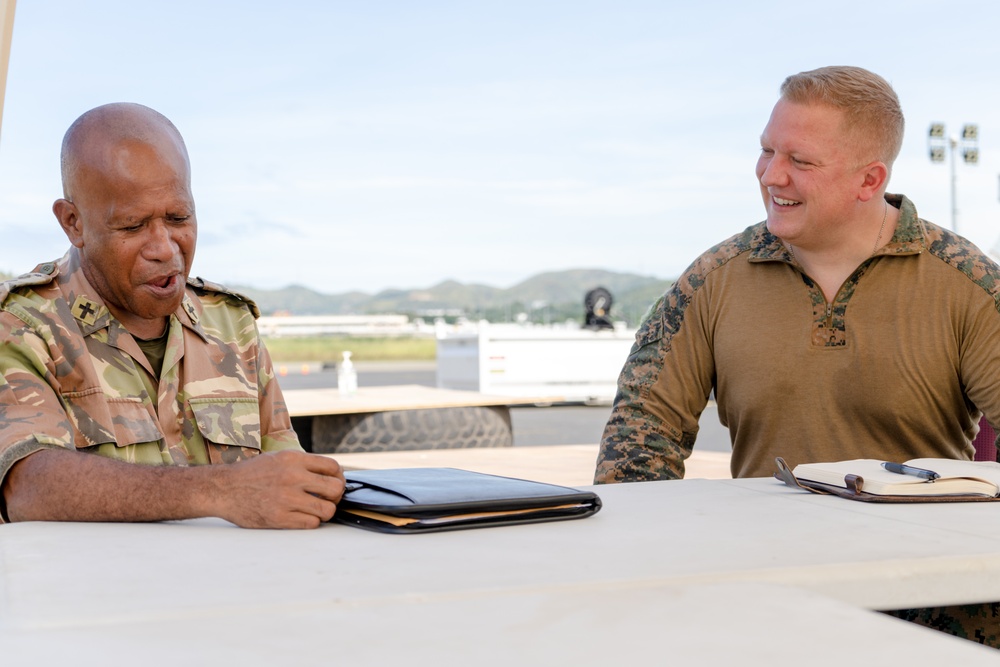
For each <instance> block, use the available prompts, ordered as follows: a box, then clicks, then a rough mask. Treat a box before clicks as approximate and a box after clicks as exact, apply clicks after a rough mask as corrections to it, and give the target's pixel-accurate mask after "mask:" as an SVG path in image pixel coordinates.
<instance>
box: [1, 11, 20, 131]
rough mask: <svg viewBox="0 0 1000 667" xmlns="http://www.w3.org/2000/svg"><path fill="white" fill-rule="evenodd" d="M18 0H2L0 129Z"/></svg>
mask: <svg viewBox="0 0 1000 667" xmlns="http://www.w3.org/2000/svg"><path fill="white" fill-rule="evenodd" d="M15 4H17V0H0V129H2V128H3V100H4V93H5V92H6V90H7V65H8V63H10V40H11V35H13V33H14V5H15Z"/></svg>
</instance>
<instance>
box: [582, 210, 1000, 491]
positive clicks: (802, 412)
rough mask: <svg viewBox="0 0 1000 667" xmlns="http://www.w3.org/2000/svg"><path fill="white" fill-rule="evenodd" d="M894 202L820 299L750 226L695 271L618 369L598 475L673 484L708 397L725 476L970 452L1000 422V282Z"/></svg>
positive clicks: (992, 269) (991, 269) (661, 305)
mask: <svg viewBox="0 0 1000 667" xmlns="http://www.w3.org/2000/svg"><path fill="white" fill-rule="evenodd" d="M889 199H890V201H891V202H892V203H893V204H894V205H897V206H899V207H900V209H901V216H900V223H899V226H898V228H897V231H896V234H895V235H894V237H893V239H892V241H891V242H890V243H889V244H888V245H886V246H885V247H883V248H882V249H881V250H880V251H879V253H877V255H876V256H875V257H873V258H871V259H869V260H867V261H866V262H864V263H862V265H861V266H860V267H859V268H858V270H857V271H856V272H855V273H854V275H852V276H851V277H850V278H849V279H848V280H847V281H846V282H845V284H844V285H843V286H842V288H841V289H840V291H839V292H838V294H837V296H836V298H835V299H834V301H833V302H832V303H831V304H827V302H826V299H825V298H824V296H823V294H822V292H821V290H820V289H819V287H818V286H817V285H816V284H815V283H814V282H813V281H812V280H811V279H809V277H808V276H806V275H805V274H803V273H802V272H801V270H800V269H799V268H798V266H797V265H796V264H795V263H794V261H793V260H792V258H791V256H790V255H789V254H788V253H787V251H786V250H785V248H784V247H783V246H782V244H781V242H780V240H778V239H777V238H776V237H774V236H773V235H771V234H770V233H769V232H767V229H766V226H765V225H764V224H763V223H761V224H759V225H755V226H753V227H750V228H748V229H747V230H746V231H745V232H744V233H743V234H740V235H738V236H736V237H733V238H732V239H730V240H728V241H726V242H724V243H722V244H720V245H719V246H716V247H715V248H713V249H712V250H710V251H709V252H707V253H706V254H705V255H703V256H702V257H701V258H699V260H698V261H696V262H695V264H694V265H692V267H691V268H690V269H689V270H688V271H687V272H686V273H685V274H684V275H683V276H682V277H681V278H680V280H679V281H678V283H677V284H675V286H674V287H673V288H672V289H671V291H670V292H668V293H667V294H666V295H665V296H664V297H663V298H662V299H661V300H660V301H659V302H658V303H657V304H656V306H654V309H653V310H652V311H651V314H650V316H649V317H648V319H647V320H646V322H644V323H643V325H642V326H641V327H640V329H639V332H638V334H637V343H636V346H635V347H634V348H633V351H632V354H631V355H630V357H629V360H628V361H627V363H626V365H625V368H624V369H623V372H622V376H621V378H620V381H619V394H618V396H617V397H616V400H615V406H614V408H613V410H612V416H611V419H610V420H609V423H608V426H607V428H606V430H605V434H604V439H603V442H602V447H601V453H600V457H599V460H598V470H597V476H596V479H597V481H600V482H610V481H629V480H640V479H662V478H675V477H678V476H682V475H683V459H684V458H685V457H686V456H687V455H688V454H689V453H690V451H691V447H692V446H693V444H694V440H695V437H696V434H697V430H698V418H699V416H700V415H701V412H702V410H703V409H704V407H705V404H706V401H707V398H708V396H709V394H710V392H711V391H712V390H713V389H714V390H715V392H716V396H717V401H718V407H719V417H720V420H721V421H722V423H723V424H724V425H726V426H728V427H729V429H730V434H731V438H732V441H733V458H732V472H733V474H734V476H768V475H770V474H772V473H773V471H774V470H775V466H774V458H775V457H776V456H782V457H783V458H785V460H786V461H788V463H789V464H791V465H795V464H796V463H799V462H803V461H824V460H840V459H850V458H876V457H877V458H886V459H890V460H900V461H902V460H905V459H908V458H914V457H933V456H937V457H948V458H971V457H972V455H973V452H974V450H973V448H972V446H971V439H972V437H973V436H974V434H975V430H976V423H977V421H978V417H979V410H982V411H983V412H984V413H985V414H986V415H987V417H988V418H989V419H990V421H991V422H993V423H998V422H1000V313H998V310H997V303H998V294H1000V284H998V281H1000V274H998V270H997V267H996V265H995V264H994V263H993V262H992V261H991V260H989V259H988V258H986V257H985V256H983V255H982V253H980V252H979V251H978V250H977V249H976V248H975V246H973V245H972V244H970V243H968V242H967V241H965V240H964V239H961V238H960V237H957V236H955V235H954V234H952V233H950V232H948V231H947V230H943V229H941V228H939V227H936V226H934V225H931V224H930V223H927V222H925V221H922V220H920V219H919V218H918V217H917V215H916V210H915V209H914V207H913V205H912V203H910V202H909V200H906V199H905V198H899V197H889Z"/></svg>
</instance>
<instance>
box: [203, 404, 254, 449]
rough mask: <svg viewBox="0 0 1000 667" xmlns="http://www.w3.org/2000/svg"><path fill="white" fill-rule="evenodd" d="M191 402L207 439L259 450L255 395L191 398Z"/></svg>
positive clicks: (221, 443) (217, 442) (222, 443)
mask: <svg viewBox="0 0 1000 667" xmlns="http://www.w3.org/2000/svg"><path fill="white" fill-rule="evenodd" d="M188 404H189V405H190V406H191V412H192V413H193V414H194V419H195V423H196V424H197V425H198V430H199V431H200V432H201V435H202V437H203V438H204V439H205V440H206V441H208V442H214V443H216V444H219V445H233V446H236V447H249V448H251V449H258V450H259V449H260V405H259V403H258V401H257V398H256V397H253V398H251V397H248V396H247V397H243V396H240V397H216V396H213V397H210V398H191V399H189V400H188Z"/></svg>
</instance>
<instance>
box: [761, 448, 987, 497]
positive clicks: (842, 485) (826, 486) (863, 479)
mask: <svg viewBox="0 0 1000 667" xmlns="http://www.w3.org/2000/svg"><path fill="white" fill-rule="evenodd" d="M777 463H778V473H777V476H778V477H779V479H782V480H783V481H784V482H785V483H786V484H789V485H790V486H797V487H800V488H805V489H807V490H810V491H815V492H819V493H833V494H835V495H839V496H843V497H848V498H853V499H856V500H869V501H874V502H904V501H909V502H915V501H925V502H933V501H937V502H946V501H971V500H994V499H1000V498H998V496H1000V464H998V463H994V462H992V461H957V460H953V459H927V458H925V459H912V460H910V461H906V462H905V464H906V465H908V466H912V467H915V468H920V469H924V470H930V471H933V472H935V473H937V474H938V475H940V477H939V478H938V479H935V480H927V479H923V478H920V477H916V476H913V475H905V474H899V473H895V472H890V471H888V470H886V469H885V468H883V466H882V463H883V461H881V460H879V459H852V460H849V461H832V462H826V463H800V464H799V465H797V466H795V468H794V470H789V469H788V467H787V465H785V462H784V460H782V459H780V458H779V459H778V460H777Z"/></svg>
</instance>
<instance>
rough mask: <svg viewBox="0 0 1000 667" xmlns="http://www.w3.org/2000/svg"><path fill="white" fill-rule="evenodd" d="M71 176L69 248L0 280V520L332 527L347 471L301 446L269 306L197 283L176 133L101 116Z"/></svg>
mask: <svg viewBox="0 0 1000 667" xmlns="http://www.w3.org/2000/svg"><path fill="white" fill-rule="evenodd" d="M62 177H63V189H64V194H63V198H61V199H59V200H57V201H56V202H55V204H54V205H53V212H54V213H55V216H56V218H57V219H58V221H59V224H60V225H61V226H62V229H63V230H64V231H65V233H66V235H67V237H68V238H69V241H70V244H71V247H70V250H69V251H68V252H67V253H66V255H65V256H64V257H63V258H62V259H60V260H59V261H57V262H49V263H45V264H41V265H39V266H38V267H36V269H35V270H34V271H33V272H31V273H28V274H25V275H23V276H21V277H20V278H17V279H14V280H12V281H8V282H7V283H4V284H2V285H0V304H2V309H0V485H2V491H3V494H2V500H3V503H0V510H3V511H2V512H0V516H2V518H3V519H4V520H6V521H23V520H62V521H157V520H167V519H183V518H192V517H201V516H218V517H222V518H225V519H228V520H230V521H232V522H234V523H236V524H238V525H241V526H248V527H286V528H307V527H315V526H317V525H319V524H320V523H321V522H323V521H325V520H328V519H329V518H330V517H331V516H332V515H333V513H334V511H335V509H336V503H337V502H338V501H339V499H340V497H341V495H342V494H343V489H344V479H343V474H342V472H341V469H340V466H339V465H338V464H337V462H336V461H334V460H332V459H329V458H326V457H321V456H314V455H311V454H306V453H305V452H303V451H302V449H301V447H300V446H299V443H298V439H297V438H296V435H295V432H294V431H293V430H292V428H291V424H290V419H289V416H288V412H287V410H286V409H285V405H284V401H283V399H282V395H281V391H280V389H279V388H278V384H277V382H276V381H275V379H274V374H273V372H272V368H271V361H270V358H269V357H268V354H267V351H266V349H265V348H264V346H263V344H262V342H261V340H260V338H259V335H258V333H257V329H256V325H255V323H254V320H255V318H256V316H257V315H258V312H257V309H256V306H255V305H254V304H253V303H252V302H250V301H249V300H247V299H245V298H244V297H241V296H240V295H238V294H235V293H233V292H229V291H227V290H225V289H223V288H221V287H220V286H218V285H213V284H211V283H208V282H206V281H203V280H201V279H199V278H195V279H190V280H189V278H188V275H189V272H190V270H191V264H192V261H193V260H194V253H195V245H196V240H197V230H198V226H197V220H196V217H195V203H194V198H193V196H192V194H191V180H190V166H189V161H188V154H187V149H186V148H185V146H184V142H183V140H182V138H181V136H180V134H179V133H178V131H177V129H176V128H175V127H174V126H173V124H172V123H170V121H169V120H167V119H166V118H165V117H163V116H162V115H160V114H159V113H157V112H155V111H153V110H152V109H149V108H147V107H143V106H140V105H136V104H110V105H106V106H102V107H98V108H96V109H93V110H91V111H89V112H87V113H85V114H84V115H83V116H81V117H80V118H79V119H77V121H76V122H75V123H73V125H72V126H71V127H70V129H69V130H68V131H67V133H66V136H65V138H64V140H63V148H62ZM136 464H138V465H136ZM209 464H228V465H209Z"/></svg>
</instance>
